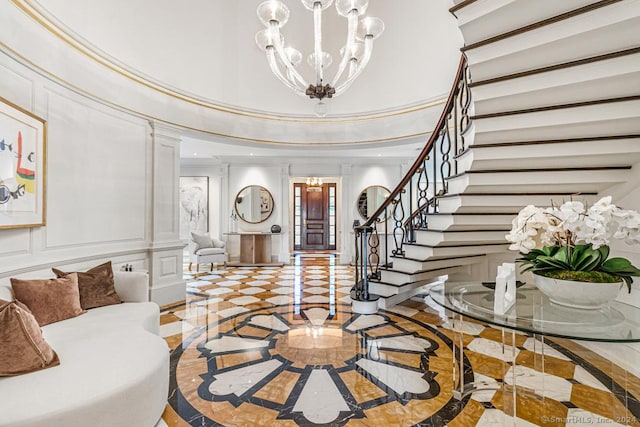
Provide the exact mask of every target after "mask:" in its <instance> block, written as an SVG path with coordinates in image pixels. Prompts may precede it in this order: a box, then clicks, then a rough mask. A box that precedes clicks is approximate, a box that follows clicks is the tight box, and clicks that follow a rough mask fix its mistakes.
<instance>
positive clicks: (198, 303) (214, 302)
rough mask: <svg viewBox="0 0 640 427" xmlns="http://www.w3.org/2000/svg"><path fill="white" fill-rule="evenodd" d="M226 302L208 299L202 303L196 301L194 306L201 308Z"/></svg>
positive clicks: (218, 299)
mask: <svg viewBox="0 0 640 427" xmlns="http://www.w3.org/2000/svg"><path fill="white" fill-rule="evenodd" d="M221 301H224V299H222V298H208V299H205V300H202V301H196V302H195V303H194V304H195V305H199V306H208V305H217V304H218V303H219V302H221Z"/></svg>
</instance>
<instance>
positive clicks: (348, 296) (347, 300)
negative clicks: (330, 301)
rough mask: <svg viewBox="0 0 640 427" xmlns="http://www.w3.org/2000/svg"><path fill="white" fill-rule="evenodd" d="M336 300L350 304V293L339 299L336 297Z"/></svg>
mask: <svg viewBox="0 0 640 427" xmlns="http://www.w3.org/2000/svg"><path fill="white" fill-rule="evenodd" d="M338 301H340V302H342V303H344V304H351V295H345V296H343V297H340V299H338Z"/></svg>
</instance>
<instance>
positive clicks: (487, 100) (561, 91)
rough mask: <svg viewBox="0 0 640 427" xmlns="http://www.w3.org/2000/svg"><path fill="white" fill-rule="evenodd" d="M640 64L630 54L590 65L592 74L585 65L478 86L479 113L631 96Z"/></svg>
mask: <svg viewBox="0 0 640 427" xmlns="http://www.w3.org/2000/svg"><path fill="white" fill-rule="evenodd" d="M616 62H617V63H622V64H621V65H618V64H617V63H616ZM638 64H640V55H629V56H624V57H621V58H616V59H615V61H614V60H609V61H602V62H596V63H593V64H589V65H591V67H592V68H593V69H594V71H592V72H591V74H592V75H591V76H585V75H583V73H582V70H583V69H584V68H587V66H582V67H579V68H573V67H572V68H567V69H563V70H558V71H554V72H547V73H541V74H536V75H533V76H529V77H525V78H519V79H514V80H507V81H504V82H500V83H494V84H488V85H481V86H478V87H474V88H473V89H472V90H473V95H474V101H475V114H491V113H496V112H500V111H513V110H524V109H528V108H535V107H543V106H549V105H559V104H570V103H576V102H585V101H592V100H596V99H610V98H618V97H624V96H629V94H630V90H629V89H630V88H632V87H634V85H636V84H637V82H638V81H640V65H638ZM596 66H597V68H596ZM577 70H579V71H580V74H578V76H579V78H578V76H576V71H577ZM596 71H597V72H596ZM605 71H606V73H605ZM572 77H573V80H572ZM496 86H499V87H496Z"/></svg>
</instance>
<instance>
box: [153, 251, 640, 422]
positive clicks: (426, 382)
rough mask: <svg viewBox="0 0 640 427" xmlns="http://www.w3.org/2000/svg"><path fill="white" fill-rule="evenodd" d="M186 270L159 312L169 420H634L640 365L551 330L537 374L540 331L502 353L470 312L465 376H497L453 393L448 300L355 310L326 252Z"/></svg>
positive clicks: (347, 282) (342, 270)
mask: <svg viewBox="0 0 640 427" xmlns="http://www.w3.org/2000/svg"><path fill="white" fill-rule="evenodd" d="M185 278H186V279H187V280H188V287H187V295H186V300H185V302H183V303H180V304H175V305H172V306H167V307H163V310H162V314H161V326H160V331H161V334H162V336H164V337H165V339H166V341H167V343H168V344H169V346H170V347H171V349H172V352H171V373H170V375H171V379H170V396H169V404H168V405H167V408H166V410H165V413H164V415H163V419H164V422H166V424H167V425H168V426H189V425H191V426H218V425H222V426H280V425H282V426H296V425H300V426H311V425H326V426H342V425H346V426H413V425H420V426H444V425H450V426H460V427H466V426H474V425H478V426H502V425H518V426H531V425H549V426H564V425H567V426H576V425H607V426H617V425H634V426H638V425H640V422H638V418H640V403H639V402H638V398H640V380H639V379H638V378H636V377H633V376H632V375H630V374H629V373H627V372H625V371H623V370H621V369H620V368H618V367H616V366H613V365H612V364H611V363H610V362H609V361H607V360H604V359H603V358H601V357H599V356H597V355H595V354H594V353H592V352H590V351H588V350H586V349H585V348H583V347H581V346H580V345H578V344H576V343H574V342H571V341H567V340H560V339H557V340H555V339H554V340H547V341H546V343H545V358H544V364H545V370H544V374H542V373H541V372H539V371H536V370H535V369H534V367H535V366H536V364H538V365H539V364H540V360H537V361H536V357H535V353H534V352H533V351H532V350H533V348H534V345H537V346H538V347H539V346H540V343H539V342H534V340H533V338H532V337H529V336H527V335H521V334H517V335H516V340H515V348H514V349H513V350H514V351H515V352H516V354H517V356H516V366H512V365H511V363H509V362H508V361H504V360H503V359H504V357H503V349H502V341H501V340H502V334H501V332H500V330H498V329H495V328H492V327H490V326H488V325H484V324H480V323H477V322H474V321H471V320H469V321H468V322H465V323H464V330H463V342H464V348H465V356H466V361H465V365H466V366H465V378H466V380H469V381H471V380H476V381H477V380H484V381H487V382H495V383H499V384H500V385H501V387H502V388H501V390H500V391H495V390H493V391H486V390H485V391H477V392H475V393H473V394H472V395H470V396H467V397H465V398H464V399H463V400H461V401H458V400H456V399H454V398H453V396H452V384H453V381H452V378H453V377H452V363H453V357H452V355H453V353H452V348H453V347H452V346H453V344H452V339H453V338H454V331H453V325H452V320H451V319H450V318H449V317H447V315H446V313H444V312H443V311H442V309H440V308H439V307H438V306H436V305H433V303H432V302H430V300H429V298H428V297H426V298H425V297H418V298H414V299H412V300H410V301H406V302H404V303H402V304H400V305H398V306H396V307H394V308H392V309H390V310H380V311H379V312H378V313H377V314H374V315H356V314H353V313H352V312H351V310H350V306H349V305H348V303H349V290H350V287H351V286H352V284H353V268H352V267H349V266H342V265H336V261H335V258H333V257H331V256H327V255H323V256H319V257H313V256H296V257H295V258H294V262H293V264H292V265H288V266H284V267H282V268H221V269H218V270H214V271H211V272H205V273H202V274H200V275H198V276H197V277H196V276H195V275H192V274H189V273H188V271H186V272H185ZM508 350H509V351H511V349H508ZM514 369H515V374H516V378H517V380H516V383H517V389H516V390H517V391H518V393H517V398H516V405H515V406H516V416H515V418H514V417H513V406H514V405H513V399H512V393H511V392H510V391H511V390H513V389H512V386H513V384H512V383H511V381H510V380H509V379H510V378H511V377H512V376H511V373H512V370H514ZM528 390H538V391H539V392H538V394H537V395H532V394H531V393H527V391H528ZM541 390H542V391H541Z"/></svg>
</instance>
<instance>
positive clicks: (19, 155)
mask: <svg viewBox="0 0 640 427" xmlns="http://www.w3.org/2000/svg"><path fill="white" fill-rule="evenodd" d="M46 157H47V126H46V121H45V120H44V119H41V118H40V117H38V116H36V115H35V114H33V113H31V112H29V111H27V110H25V109H23V108H21V107H19V106H17V105H15V104H13V103H12V102H10V101H8V100H6V99H4V98H2V97H0V229H8V228H29V227H40V226H44V225H45V224H46V210H45V204H46V165H47V161H46V160H47V159H46Z"/></svg>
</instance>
